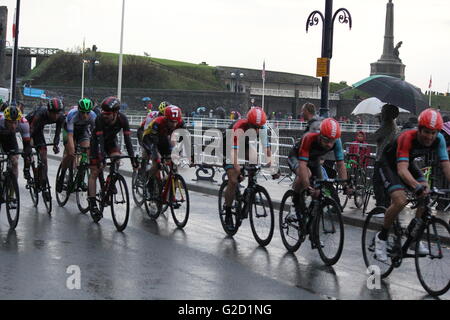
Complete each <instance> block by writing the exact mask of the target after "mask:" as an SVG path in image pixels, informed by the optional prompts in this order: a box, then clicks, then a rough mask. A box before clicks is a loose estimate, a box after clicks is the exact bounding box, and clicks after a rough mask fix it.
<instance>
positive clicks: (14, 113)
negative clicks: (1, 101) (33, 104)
mask: <svg viewBox="0 0 450 320" xmlns="http://www.w3.org/2000/svg"><path fill="white" fill-rule="evenodd" d="M3 115H4V117H5V119H6V120H12V121H17V120H20V119H22V112H20V110H19V109H18V108H17V107H16V106H14V105H12V106H9V107H7V108H6V109H5V110H4V111H3Z"/></svg>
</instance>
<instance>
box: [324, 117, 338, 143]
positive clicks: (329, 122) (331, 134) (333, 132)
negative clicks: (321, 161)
mask: <svg viewBox="0 0 450 320" xmlns="http://www.w3.org/2000/svg"><path fill="white" fill-rule="evenodd" d="M320 134H321V135H322V136H324V137H326V138H328V139H339V138H340V137H341V126H340V125H339V122H337V121H336V120H334V119H333V118H326V119H325V120H323V121H322V123H321V124H320Z"/></svg>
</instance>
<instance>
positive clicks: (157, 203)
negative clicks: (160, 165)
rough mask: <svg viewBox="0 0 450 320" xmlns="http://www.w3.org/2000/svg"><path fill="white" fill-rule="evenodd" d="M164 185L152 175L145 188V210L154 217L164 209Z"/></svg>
mask: <svg viewBox="0 0 450 320" xmlns="http://www.w3.org/2000/svg"><path fill="white" fill-rule="evenodd" d="M161 193H162V185H161V182H160V181H159V179H158V178H156V177H155V176H151V177H149V179H148V182H147V184H146V188H145V189H144V198H145V200H144V205H145V212H147V215H148V216H149V217H150V218H152V219H157V218H158V217H159V215H160V213H161V210H162V199H161Z"/></svg>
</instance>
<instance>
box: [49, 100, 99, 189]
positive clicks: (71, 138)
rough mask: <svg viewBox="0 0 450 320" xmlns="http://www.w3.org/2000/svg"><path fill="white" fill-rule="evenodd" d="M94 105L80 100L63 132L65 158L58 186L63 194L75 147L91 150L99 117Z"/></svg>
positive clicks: (69, 116)
mask: <svg viewBox="0 0 450 320" xmlns="http://www.w3.org/2000/svg"><path fill="white" fill-rule="evenodd" d="M92 108H93V104H92V101H91V100H90V99H88V98H84V99H80V100H79V101H78V105H77V106H75V107H74V108H72V109H71V110H70V111H69V113H68V114H67V116H66V121H65V122H64V130H63V142H64V157H63V160H62V162H61V167H62V172H61V175H60V179H59V181H58V182H57V184H56V191H57V192H62V188H63V184H64V177H65V172H66V170H67V168H69V166H70V164H73V163H74V162H73V161H74V160H75V147H76V146H77V145H80V146H81V147H83V148H89V142H90V137H91V133H92V132H93V131H94V126H95V118H96V117H97V115H96V114H95V112H94V111H92Z"/></svg>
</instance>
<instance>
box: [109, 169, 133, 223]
mask: <svg viewBox="0 0 450 320" xmlns="http://www.w3.org/2000/svg"><path fill="white" fill-rule="evenodd" d="M107 192H110V193H111V198H110V199H111V215H112V219H113V222H114V225H115V226H116V229H117V231H123V230H125V228H126V227H127V224H128V218H129V216H130V198H129V195H128V187H127V183H126V181H125V178H124V177H123V176H122V175H120V174H118V175H117V176H116V177H115V179H114V181H111V184H110V186H109V190H108V191H107Z"/></svg>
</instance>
